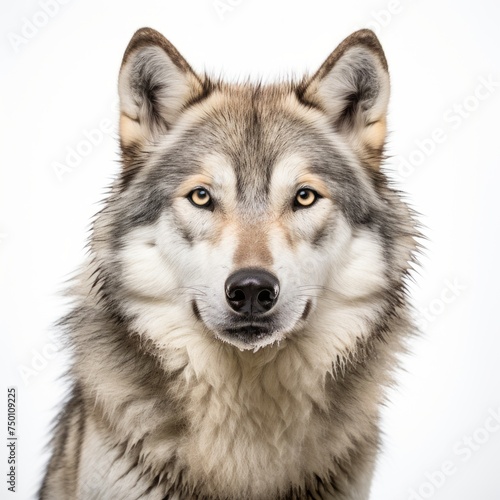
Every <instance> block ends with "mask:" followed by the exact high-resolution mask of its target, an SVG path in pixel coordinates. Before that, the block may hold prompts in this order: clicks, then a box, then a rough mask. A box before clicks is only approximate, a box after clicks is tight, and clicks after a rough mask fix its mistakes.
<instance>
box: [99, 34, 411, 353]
mask: <svg viewBox="0 0 500 500" xmlns="http://www.w3.org/2000/svg"><path fill="white" fill-rule="evenodd" d="M119 90H120V103H121V121H120V139H121V147H122V152H123V163H124V171H123V175H122V178H121V181H120V183H119V186H118V187H117V188H116V192H115V195H114V196H115V199H114V201H113V212H112V213H107V212H106V210H105V211H104V212H105V213H104V214H103V215H104V216H103V217H101V219H102V220H104V223H102V225H103V226H106V227H107V228H108V226H109V225H111V227H112V231H111V234H112V238H111V240H110V239H109V238H107V240H106V241H103V242H99V237H97V238H96V241H98V242H99V243H97V244H96V245H95V247H96V254H97V256H98V258H99V257H101V258H100V259H99V260H101V263H100V267H101V268H104V269H105V272H104V275H105V277H106V279H105V280H104V281H105V288H106V293H107V295H108V297H109V298H110V299H111V303H112V304H114V305H115V306H116V307H117V309H119V310H117V313H118V314H119V315H122V316H123V315H125V316H127V317H128V318H129V319H130V320H131V321H132V323H133V325H134V328H135V329H136V330H137V331H138V332H140V333H141V334H144V335H145V336H146V337H149V338H152V339H153V340H154V341H155V342H160V343H161V339H162V336H163V335H164V334H166V333H165V332H166V331H167V330H168V329H169V328H171V326H172V321H174V322H175V320H174V318H175V319H176V320H177V322H178V323H182V324H183V325H185V324H186V323H188V324H190V325H191V326H192V328H193V329H195V330H196V331H198V332H199V333H200V335H203V336H207V335H209V336H213V337H215V338H217V339H219V340H221V341H224V342H228V343H230V344H233V345H234V346H237V347H238V348H240V349H257V348H261V347H264V346H266V345H268V344H273V343H276V342H278V343H279V342H280V341H282V340H284V339H286V338H289V337H291V336H294V335H300V333H298V332H300V331H302V330H304V329H307V328H309V329H310V328H314V329H316V330H320V331H321V330H322V328H323V326H322V325H324V324H328V325H329V326H328V330H329V331H332V330H333V331H334V332H335V333H334V337H335V338H334V339H330V342H333V344H335V345H336V347H335V348H336V349H337V348H338V349H346V348H347V349H349V348H351V347H352V346H353V345H354V344H355V342H356V340H357V339H358V337H359V336H363V335H365V334H367V333H368V332H369V330H370V328H371V326H372V325H373V323H376V321H377V317H378V315H379V314H380V312H381V311H383V310H385V309H386V308H387V307H389V306H390V302H391V301H392V299H393V298H394V297H393V295H394V293H392V292H394V286H395V281H394V280H396V281H397V282H400V279H401V276H400V275H401V270H402V269H403V268H404V266H405V264H406V262H407V260H408V258H409V250H410V249H411V245H408V244H407V243H408V242H406V244H405V245H403V248H397V246H398V243H400V241H398V238H399V240H401V238H403V239H404V238H405V237H407V236H408V234H410V231H409V230H406V228H405V222H406V220H407V218H408V216H407V213H406V210H405V209H404V207H403V206H402V205H401V204H398V203H397V202H396V200H394V199H392V198H391V199H389V198H387V193H384V192H383V189H384V188H383V186H382V185H381V178H382V176H381V174H379V172H378V169H379V165H380V161H381V158H382V152H383V145H384V139H385V130H386V125H385V122H386V118H385V116H386V110H387V102H388V96H389V77H388V72H387V64H386V60H385V57H384V55H383V52H382V49H381V47H380V45H379V43H378V41H377V39H376V37H375V36H374V35H373V34H372V33H371V32H369V31H366V30H364V31H360V32H357V33H355V34H353V35H351V37H349V38H348V39H347V40H345V41H344V43H343V44H341V45H340V46H339V47H338V48H337V50H336V51H335V52H334V53H333V54H332V55H331V56H330V57H329V58H328V59H327V60H326V61H325V63H324V64H323V65H322V66H321V68H320V69H319V71H318V72H317V73H316V74H315V75H314V76H312V77H311V78H304V79H303V80H302V81H300V82H297V83H283V84H277V85H271V86H261V85H259V84H256V85H252V84H226V83H222V82H215V81H212V80H210V79H209V78H208V77H207V76H203V77H202V76H198V75H196V74H195V73H194V71H193V70H192V69H191V67H190V66H189V65H188V64H187V62H186V61H185V60H184V59H183V58H182V57H181V56H180V54H179V53H178V52H177V51H176V49H175V48H174V47H173V46H172V45H171V44H170V43H169V42H168V41H167V40H166V39H165V38H163V37H162V36H161V35H160V34H159V33H157V32H155V31H153V30H151V29H143V30H140V31H138V32H137V33H136V35H135V36H134V37H133V39H132V40H131V42H130V44H129V46H128V48H127V50H126V53H125V56H124V60H123V64H122V68H121V72H120V79H119ZM100 225H101V224H99V221H98V223H97V233H99V227H100ZM102 232H103V233H104V230H103V231H102ZM106 234H109V228H108V229H106ZM391 272H392V275H391ZM396 285H397V286H399V285H398V283H396ZM385 292H389V295H387V293H385ZM388 297H389V300H388ZM319 306H321V307H319Z"/></svg>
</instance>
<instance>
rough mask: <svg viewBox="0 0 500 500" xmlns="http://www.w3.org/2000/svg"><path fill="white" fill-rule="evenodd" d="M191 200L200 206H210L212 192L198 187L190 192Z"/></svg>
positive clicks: (196, 205) (189, 197)
mask: <svg viewBox="0 0 500 500" xmlns="http://www.w3.org/2000/svg"><path fill="white" fill-rule="evenodd" d="M188 199H189V201H190V202H191V203H192V204H193V205H194V206H195V207H199V208H209V207H210V206H211V205H212V198H211V196H210V193H209V192H208V191H207V190H206V189H204V188H197V189H194V190H193V191H191V192H190V193H189V194H188Z"/></svg>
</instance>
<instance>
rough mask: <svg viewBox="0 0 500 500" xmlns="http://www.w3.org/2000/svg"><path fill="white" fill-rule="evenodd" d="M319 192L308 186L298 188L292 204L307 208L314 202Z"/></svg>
mask: <svg viewBox="0 0 500 500" xmlns="http://www.w3.org/2000/svg"><path fill="white" fill-rule="evenodd" d="M319 197H320V196H319V194H318V193H317V192H316V191H313V190H312V189H309V188H304V189H299V190H298V191H297V194H296V195H295V201H294V206H295V207H296V208H307V207H310V206H311V205H313V204H314V202H315V201H316V200H317V199H318V198H319Z"/></svg>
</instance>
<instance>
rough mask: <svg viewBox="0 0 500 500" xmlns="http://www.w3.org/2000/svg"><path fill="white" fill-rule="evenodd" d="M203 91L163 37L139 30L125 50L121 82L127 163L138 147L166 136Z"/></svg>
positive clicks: (122, 123)
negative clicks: (185, 108)
mask: <svg viewBox="0 0 500 500" xmlns="http://www.w3.org/2000/svg"><path fill="white" fill-rule="evenodd" d="M203 91H204V89H203V83H202V81H201V80H200V78H199V77H198V76H197V75H196V74H195V72H194V71H193V70H192V69H191V66H189V64H188V63H187V62H186V60H185V59H184V58H183V57H182V56H181V55H180V54H179V52H178V51H177V49H176V48H175V47H174V46H173V45H172V44H171V43H170V42H169V41H168V40H167V39H166V38H165V37H164V36H163V35H161V34H160V33H158V32H157V31H155V30H153V29H151V28H142V29H140V30H138V31H137V32H136V33H135V34H134V36H133V37H132V39H131V40H130V43H129V44H128V47H127V49H126V50H125V54H124V56H123V61H122V65H121V69H120V76H119V81H118V92H119V95H120V144H121V146H122V151H123V154H124V159H125V162H126V161H127V156H128V155H129V154H130V153H131V152H132V151H134V150H135V149H136V148H137V147H140V146H142V145H144V144H147V143H150V142H153V141H154V140H155V139H156V138H157V137H158V136H160V135H162V134H166V133H167V132H168V130H169V129H170V128H171V127H172V126H173V125H174V124H175V122H176V120H177V119H178V117H179V115H180V113H181V112H182V110H183V108H184V107H185V106H186V105H187V104H188V103H189V102H192V101H193V100H196V99H198V98H199V97H200V96H201V95H202V94H203ZM127 152H128V153H127ZM125 166H126V165H125Z"/></svg>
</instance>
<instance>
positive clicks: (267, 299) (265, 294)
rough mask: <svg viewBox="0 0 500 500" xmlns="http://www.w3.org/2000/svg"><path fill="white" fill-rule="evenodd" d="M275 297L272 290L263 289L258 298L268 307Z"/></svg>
mask: <svg viewBox="0 0 500 500" xmlns="http://www.w3.org/2000/svg"><path fill="white" fill-rule="evenodd" d="M274 299H275V297H273V296H272V292H271V290H262V291H261V292H259V295H257V300H258V301H259V302H260V303H261V304H262V305H263V306H266V307H268V306H271V305H272V303H273V300H274Z"/></svg>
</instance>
